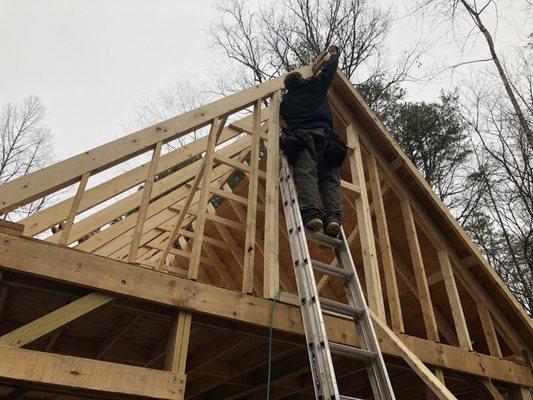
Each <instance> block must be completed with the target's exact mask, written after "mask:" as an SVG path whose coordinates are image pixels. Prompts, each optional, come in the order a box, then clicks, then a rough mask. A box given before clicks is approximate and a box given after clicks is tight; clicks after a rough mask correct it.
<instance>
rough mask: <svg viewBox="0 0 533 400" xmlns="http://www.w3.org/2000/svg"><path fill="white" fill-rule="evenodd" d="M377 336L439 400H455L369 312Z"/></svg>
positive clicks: (377, 318) (385, 326)
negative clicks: (400, 357) (382, 339)
mask: <svg viewBox="0 0 533 400" xmlns="http://www.w3.org/2000/svg"><path fill="white" fill-rule="evenodd" d="M370 315H371V316H372V320H373V322H374V327H375V328H376V330H377V331H378V334H379V335H380V336H381V337H382V338H384V339H385V340H386V341H387V342H388V343H389V344H390V345H391V346H393V347H394V348H395V349H396V350H397V351H398V352H399V353H400V355H401V356H402V358H403V359H404V360H405V362H406V363H407V364H409V366H410V367H411V368H412V369H413V371H414V372H415V373H416V374H417V375H418V376H419V377H420V379H422V381H423V382H424V383H425V384H426V385H427V386H428V387H429V388H430V389H431V390H432V392H433V393H434V394H435V396H437V397H438V398H439V399H440V400H457V399H456V397H455V396H454V395H453V394H452V393H451V392H450V391H449V390H448V389H447V388H446V386H445V385H444V384H443V383H442V382H441V381H440V380H439V379H438V378H437V377H436V376H435V375H434V374H433V373H432V372H431V371H430V370H429V369H428V368H427V367H426V366H425V365H424V363H423V362H422V361H421V360H420V359H419V358H418V357H417V356H416V355H415V354H414V353H413V352H412V351H411V350H410V349H409V348H408V347H407V346H406V345H405V344H404V343H403V342H402V341H401V340H400V338H399V337H398V336H396V335H395V334H394V332H393V331H391V330H390V329H389V328H388V327H387V325H386V324H384V323H383V321H381V319H380V318H379V317H378V316H376V315H375V314H374V313H373V312H372V311H370Z"/></svg>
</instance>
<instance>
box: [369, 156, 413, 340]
mask: <svg viewBox="0 0 533 400" xmlns="http://www.w3.org/2000/svg"><path fill="white" fill-rule="evenodd" d="M368 174H369V180H370V187H371V190H372V205H371V206H370V207H371V208H372V206H373V209H374V213H375V214H376V225H377V230H378V237H379V240H378V242H379V246H380V249H381V263H382V265H383V275H384V276H385V286H386V288H387V300H388V304H389V311H390V317H391V325H392V329H393V330H395V331H397V332H404V331H405V329H404V326H403V316H402V307H401V305H400V294H399V292H398V283H397V281H396V271H395V270H394V261H393V258H392V249H391V243H390V237H389V228H388V227H387V216H386V214H385V206H384V205H383V193H382V191H381V184H380V177H379V171H378V166H377V163H376V158H375V157H373V156H372V157H370V159H369V162H368ZM371 211H372V210H371Z"/></svg>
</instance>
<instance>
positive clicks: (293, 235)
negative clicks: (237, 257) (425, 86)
mask: <svg viewBox="0 0 533 400" xmlns="http://www.w3.org/2000/svg"><path fill="white" fill-rule="evenodd" d="M328 52H329V54H330V57H329V60H328V61H327V63H326V65H325V67H324V68H323V69H322V71H320V72H319V73H318V74H317V75H315V76H314V77H312V78H310V79H307V80H304V79H302V76H301V74H300V73H298V72H292V73H290V74H288V75H287V77H286V78H285V86H286V88H287V93H286V94H285V96H284V98H283V101H282V102H281V106H280V114H281V116H282V118H283V119H284V120H285V124H286V125H287V128H288V129H287V130H286V132H285V133H286V137H285V138H284V140H283V141H282V143H281V148H282V150H283V152H284V154H285V155H286V159H285V158H283V159H282V160H281V170H280V190H281V199H282V200H283V207H284V214H285V222H286V224H287V232H288V238H289V243H290V247H291V254H292V260H293V265H294V273H295V278H296V284H297V288H298V297H299V299H300V309H301V312H302V321H303V325H304V332H305V338H306V342H307V353H308V356H309V363H310V367H311V376H312V379H313V386H314V390H315V397H316V399H317V400H361V399H359V398H356V397H349V396H345V395H342V394H341V393H340V392H339V387H338V384H337V379H336V376H335V368H334V363H333V361H334V358H333V356H342V357H348V358H355V359H357V360H359V361H361V362H363V363H364V364H365V366H366V370H367V372H368V378H369V382H370V386H371V388H372V392H373V394H374V399H375V400H395V396H394V392H393V390H392V386H391V383H390V380H389V376H388V373H387V369H386V367H385V362H384V360H383V355H382V354H381V350H380V347H379V342H378V340H377V337H376V333H375V331H374V328H373V326H372V321H371V318H370V314H369V311H368V307H367V305H366V301H365V297H364V293H363V289H362V287H361V284H360V282H359V278H358V276H357V272H356V269H355V264H354V262H353V259H352V256H351V253H350V248H349V246H348V242H347V241H346V237H345V235H344V231H343V229H342V227H341V217H342V197H341V188H340V174H339V168H340V166H341V164H342V162H343V161H344V158H345V157H346V145H345V144H344V143H342V142H341V141H340V140H338V139H337V138H335V137H333V134H332V128H333V126H332V117H331V110H330V108H329V104H328V100H327V91H328V89H329V87H330V86H331V83H332V81H333V77H334V76H335V72H336V70H337V64H338V49H337V47H336V46H332V47H330V48H329V50H328ZM287 161H288V162H290V163H291V164H292V166H293V170H292V172H291V170H290V168H289V165H288V163H287ZM293 178H294V179H293ZM295 186H296V187H295ZM321 204H322V206H323V207H322V206H321ZM324 224H325V225H326V229H325V233H326V234H327V235H328V236H326V235H324V234H322V233H321V232H319V231H321V230H322V229H323V227H324ZM303 228H307V229H303ZM308 240H310V241H313V242H317V243H318V244H320V245H322V246H324V247H330V248H331V249H332V250H333V251H334V252H335V255H336V258H337V261H338V265H337V266H334V265H329V264H325V263H323V262H321V261H318V260H314V259H312V258H311V253H310V252H309V246H308V242H307V241H308ZM314 271H318V272H320V273H322V274H327V275H330V276H332V277H334V278H337V279H341V280H342V281H343V282H344V287H345V290H346V298H347V300H348V303H342V302H338V301H335V300H331V299H327V298H322V297H320V296H319V292H318V289H317V286H316V281H315V277H314ZM322 310H325V311H329V312H334V313H337V314H341V315H344V316H346V317H348V318H350V319H351V320H353V322H354V328H355V330H356V332H357V336H358V339H359V343H360V347H361V348H356V347H352V346H347V345H345V344H342V343H334V342H329V340H328V337H327V331H326V326H325V319H324V316H323V314H322Z"/></svg>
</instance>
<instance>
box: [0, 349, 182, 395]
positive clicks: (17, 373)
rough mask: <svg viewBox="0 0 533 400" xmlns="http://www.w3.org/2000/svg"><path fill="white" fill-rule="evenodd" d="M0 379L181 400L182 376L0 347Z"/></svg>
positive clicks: (109, 393)
mask: <svg viewBox="0 0 533 400" xmlns="http://www.w3.org/2000/svg"><path fill="white" fill-rule="evenodd" d="M0 377H1V378H3V379H10V380H14V381H16V382H24V383H30V384H32V385H44V386H54V387H57V388H59V389H61V388H67V389H70V390H75V391H81V390H83V391H89V392H95V394H96V393H105V394H107V395H112V396H114V397H125V396H143V397H149V398H154V399H168V400H182V399H183V398H184V391H185V376H184V375H183V374H178V373H173V372H167V371H159V370H153V369H147V368H141V367H134V366H130V365H123V364H114V363H110V362H105V361H97V360H89V359H85V358H78V357H71V356H64V355H60V354H50V353H43V352H40V351H33V350H26V349H18V348H13V347H5V346H0Z"/></svg>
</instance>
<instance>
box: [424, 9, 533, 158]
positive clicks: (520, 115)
mask: <svg viewBox="0 0 533 400" xmlns="http://www.w3.org/2000/svg"><path fill="white" fill-rule="evenodd" d="M489 7H493V8H494V9H495V10H496V13H497V3H496V1H495V0H486V1H484V2H483V3H482V4H481V5H479V4H478V2H477V1H476V0H472V1H467V0H422V1H421V2H420V7H419V9H420V10H424V9H428V8H429V9H431V12H432V13H434V14H435V15H440V16H442V17H443V18H444V19H445V20H447V21H450V23H452V24H453V23H455V21H456V19H457V17H458V15H459V14H463V15H466V16H467V17H468V18H470V20H471V21H472V23H473V27H474V28H475V29H477V30H478V31H479V32H480V33H481V34H482V35H483V37H484V39H485V42H486V43H487V46H488V50H489V54H490V59H489V60H490V61H492V62H493V64H494V66H495V67H496V70H497V73H498V77H499V79H500V81H501V83H502V84H503V87H504V89H505V94H506V95H507V97H508V98H509V101H510V103H511V105H512V109H513V112H514V113H515V114H516V117H517V121H518V123H519V125H520V128H521V129H522V130H523V131H524V133H525V137H526V139H527V143H528V145H529V147H530V149H533V131H532V130H531V124H530V122H529V121H528V119H527V117H526V115H525V113H524V111H523V110H522V107H521V105H520V102H519V99H518V95H517V93H516V91H515V89H514V88H513V85H512V83H511V81H510V79H509V76H508V73H507V71H506V70H505V66H504V65H503V63H502V61H501V59H500V55H499V54H498V52H497V50H496V46H495V44H494V38H493V36H492V34H491V33H490V32H489V30H488V29H487V26H486V25H485V23H484V21H483V19H482V15H483V13H484V12H486V11H487V10H488V9H489ZM530 37H531V35H530ZM482 61H485V60H482Z"/></svg>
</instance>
